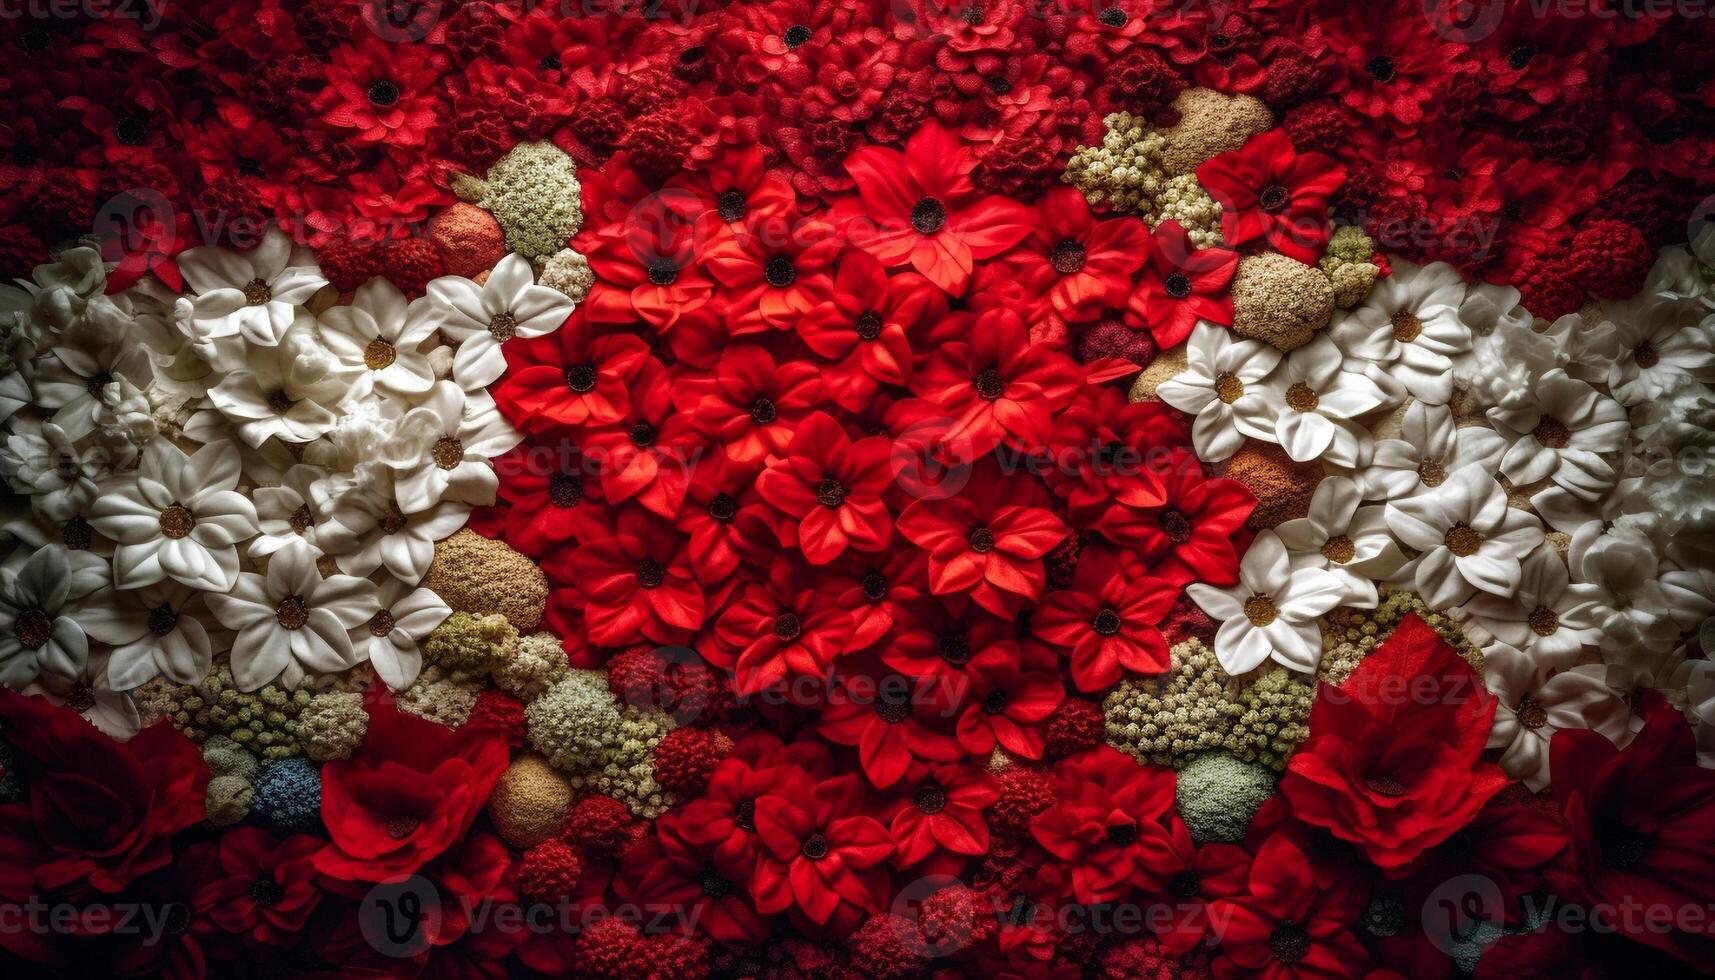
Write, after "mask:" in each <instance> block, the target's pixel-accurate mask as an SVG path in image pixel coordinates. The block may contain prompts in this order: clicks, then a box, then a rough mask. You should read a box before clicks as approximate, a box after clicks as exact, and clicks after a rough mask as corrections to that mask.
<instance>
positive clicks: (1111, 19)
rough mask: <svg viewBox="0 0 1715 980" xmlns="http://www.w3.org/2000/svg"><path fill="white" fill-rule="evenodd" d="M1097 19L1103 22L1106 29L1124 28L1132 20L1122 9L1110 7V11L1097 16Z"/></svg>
mask: <svg viewBox="0 0 1715 980" xmlns="http://www.w3.org/2000/svg"><path fill="white" fill-rule="evenodd" d="M1096 19H1097V20H1099V21H1101V22H1102V24H1103V26H1105V27H1124V26H1125V24H1126V21H1127V20H1129V19H1130V18H1128V17H1127V16H1126V15H1125V11H1123V10H1121V9H1120V8H1118V7H1109V8H1108V9H1106V10H1104V11H1102V12H1101V13H1099V14H1097V15H1096Z"/></svg>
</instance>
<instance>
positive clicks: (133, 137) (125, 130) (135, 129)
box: [113, 116, 149, 146]
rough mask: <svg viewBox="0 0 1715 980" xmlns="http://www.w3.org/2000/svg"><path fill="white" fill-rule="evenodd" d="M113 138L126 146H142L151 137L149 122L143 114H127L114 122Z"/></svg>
mask: <svg viewBox="0 0 1715 980" xmlns="http://www.w3.org/2000/svg"><path fill="white" fill-rule="evenodd" d="M113 138H114V139H117V140H118V141H119V142H120V143H121V144H123V145H125V146H141V145H142V144H143V141H144V140H147V139H148V138H149V122H148V120H146V119H144V118H143V117H141V116H126V117H125V118H124V119H121V120H119V121H118V122H117V123H115V124H114V126H113Z"/></svg>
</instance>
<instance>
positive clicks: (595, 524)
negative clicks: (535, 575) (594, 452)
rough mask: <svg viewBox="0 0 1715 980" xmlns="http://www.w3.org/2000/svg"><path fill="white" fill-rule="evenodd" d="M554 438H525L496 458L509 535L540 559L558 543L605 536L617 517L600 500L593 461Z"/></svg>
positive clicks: (510, 540) (521, 548) (509, 540)
mask: <svg viewBox="0 0 1715 980" xmlns="http://www.w3.org/2000/svg"><path fill="white" fill-rule="evenodd" d="M559 449H560V447H556V446H555V445H554V444H553V443H546V444H541V443H536V442H529V441H527V442H525V443H523V444H521V445H519V446H516V447H514V448H513V449H509V450H507V451H506V453H504V454H503V455H501V456H500V457H499V458H497V459H496V460H495V461H494V473H495V475H496V476H497V477H498V478H499V479H500V488H499V491H498V492H499V494H500V498H501V499H502V500H504V501H506V502H507V503H508V504H510V505H511V506H509V507H507V508H506V509H505V511H504V522H505V524H504V526H505V534H504V538H505V540H506V543H507V544H510V545H511V546H512V547H514V548H517V549H518V550H519V551H522V552H523V553H524V554H526V555H529V556H530V557H532V558H535V559H536V560H537V561H542V560H543V559H546V558H547V557H548V556H549V555H550V554H552V553H553V552H554V551H555V550H556V549H558V548H564V547H568V546H571V545H573V544H575V543H576V542H578V541H584V540H593V539H594V538H596V537H604V536H605V535H606V530H607V527H608V526H609V523H610V521H611V520H612V516H611V515H610V514H609V513H608V509H607V505H606V503H605V502H604V501H603V500H602V499H601V483H600V481H598V480H597V479H596V477H595V475H594V473H592V472H591V471H592V470H593V469H594V468H595V467H594V464H593V463H592V462H591V461H589V460H586V459H584V458H583V456H581V455H579V454H578V453H576V452H574V451H571V450H570V449H569V447H568V448H566V449H565V451H558V450H559Z"/></svg>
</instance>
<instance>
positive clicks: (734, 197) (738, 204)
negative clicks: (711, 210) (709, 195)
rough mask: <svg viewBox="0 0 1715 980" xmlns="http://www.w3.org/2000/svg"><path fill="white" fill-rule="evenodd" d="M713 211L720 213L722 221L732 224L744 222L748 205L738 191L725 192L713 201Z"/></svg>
mask: <svg viewBox="0 0 1715 980" xmlns="http://www.w3.org/2000/svg"><path fill="white" fill-rule="evenodd" d="M715 210H716V211H719V212H720V216H721V220H722V221H725V222H727V223H728V224H732V223H733V222H736V221H743V220H744V215H745V212H746V211H748V210H749V205H748V203H747V202H746V201H745V199H744V195H743V194H741V193H739V192H738V191H725V192H723V193H722V194H721V196H720V197H718V198H716V199H715Z"/></svg>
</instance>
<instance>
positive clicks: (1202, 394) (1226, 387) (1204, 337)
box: [1156, 320, 1280, 462]
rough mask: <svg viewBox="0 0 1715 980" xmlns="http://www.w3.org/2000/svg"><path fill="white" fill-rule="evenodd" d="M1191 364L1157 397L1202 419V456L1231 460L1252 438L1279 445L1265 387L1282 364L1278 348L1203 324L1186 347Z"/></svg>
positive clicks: (1197, 432) (1197, 428)
mask: <svg viewBox="0 0 1715 980" xmlns="http://www.w3.org/2000/svg"><path fill="white" fill-rule="evenodd" d="M1185 360H1186V367H1187V369H1186V370H1185V371H1182V372H1180V373H1179V374H1178V375H1175V376H1174V377H1172V378H1170V379H1169V380H1167V381H1164V382H1162V383H1161V384H1160V385H1158V386H1157V387H1156V394H1157V396H1159V397H1160V398H1161V400H1162V401H1164V402H1166V403H1167V404H1169V405H1171V406H1173V407H1174V408H1177V409H1179V410H1180V411H1181V412H1185V413H1187V414H1189V415H1193V416H1196V418H1195V420H1194V421H1193V422H1192V423H1191V439H1192V441H1193V442H1194V443H1195V444H1196V447H1197V455H1198V456H1200V457H1202V458H1203V459H1205V460H1209V461H1211V462H1218V461H1220V460H1223V459H1227V458H1228V457H1230V456H1232V455H1233V454H1234V453H1236V452H1238V451H1239V447H1240V446H1241V445H1243V444H1244V441H1245V440H1244V437H1245V436H1246V435H1251V436H1254V437H1256V438H1259V439H1268V440H1270V441H1273V439H1274V428H1273V426H1272V425H1271V424H1270V418H1269V414H1268V412H1267V411H1266V409H1265V408H1264V406H1263V394H1264V393H1263V389H1262V384H1261V382H1262V379H1263V378H1265V377H1267V376H1268V373H1269V372H1270V371H1272V370H1274V366H1275V365H1276V364H1277V363H1279V362H1280V351H1279V350H1278V349H1276V348H1274V347H1272V346H1270V345H1268V344H1265V343H1262V342H1261V341H1257V340H1239V339H1238V338H1236V337H1234V336H1233V333H1232V331H1230V330H1227V329H1225V328H1223V327H1217V326H1213V325H1212V324H1210V323H1209V322H1208V321H1205V320H1199V321H1197V326H1196V327H1195V328H1193V329H1192V331H1191V338H1190V341H1189V342H1188V343H1187V344H1186V346H1185Z"/></svg>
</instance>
